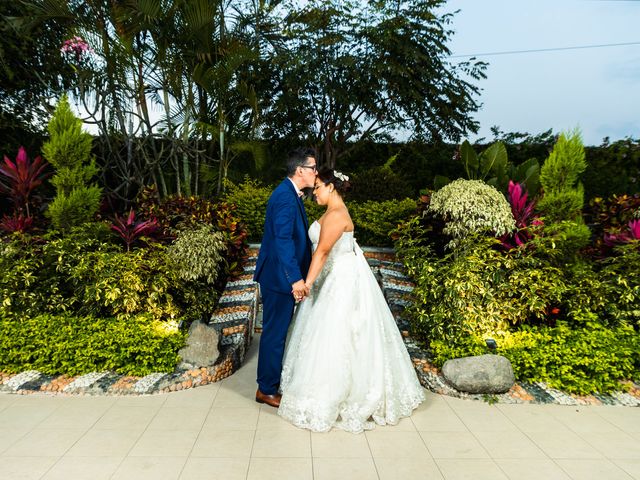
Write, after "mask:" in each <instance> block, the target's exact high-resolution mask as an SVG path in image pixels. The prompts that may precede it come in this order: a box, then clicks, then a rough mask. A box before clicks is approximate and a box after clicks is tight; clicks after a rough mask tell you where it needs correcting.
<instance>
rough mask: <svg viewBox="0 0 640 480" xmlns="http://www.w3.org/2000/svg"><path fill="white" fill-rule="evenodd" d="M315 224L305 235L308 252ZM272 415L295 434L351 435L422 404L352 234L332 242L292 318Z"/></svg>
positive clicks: (391, 321)
mask: <svg viewBox="0 0 640 480" xmlns="http://www.w3.org/2000/svg"><path fill="white" fill-rule="evenodd" d="M320 228H321V227H320V224H319V223H318V222H314V223H313V224H312V225H311V227H310V228H309V237H310V238H311V241H312V242H313V248H314V251H315V248H316V247H317V245H318V240H319V237H320ZM289 334H290V336H289V340H288V343H287V348H286V351H285V356H284V362H283V369H282V376H281V383H280V388H281V391H282V400H281V403H280V408H279V409H278V415H280V416H282V417H284V418H285V419H287V420H289V421H290V422H291V423H293V424H294V425H296V426H298V427H301V428H308V429H310V430H313V431H315V432H325V431H328V430H330V429H331V428H332V427H336V428H340V429H342V430H346V431H349V432H353V433H359V432H362V431H363V430H370V429H372V428H374V427H375V424H378V425H385V424H391V425H395V424H396V423H398V421H399V419H400V418H402V417H407V416H409V415H411V412H412V410H413V409H414V408H416V407H417V406H418V405H419V404H420V403H421V402H422V401H423V400H424V393H423V389H422V387H421V386H420V383H419V382H418V378H417V376H416V373H415V371H414V367H413V364H412V362H411V360H410V358H409V354H408V353H407V349H406V347H405V345H404V342H403V341H402V337H401V336H400V332H399V331H398V327H397V325H396V323H395V320H394V318H393V316H392V314H391V311H390V310H389V307H388V305H387V302H386V301H385V299H384V296H383V295H382V292H381V290H380V287H379V286H378V282H377V281H376V278H375V276H374V275H373V272H372V271H371V268H370V267H369V265H368V263H367V260H366V258H365V257H364V255H363V253H362V250H360V248H359V247H358V245H357V243H356V241H355V239H354V236H353V232H344V233H343V234H342V236H341V237H340V239H339V240H338V241H337V242H336V243H335V245H334V246H333V248H332V249H331V252H330V253H329V256H328V258H327V261H326V263H325V265H324V267H323V269H322V272H321V273H320V275H319V276H318V278H317V279H316V281H315V282H314V284H313V286H312V288H311V292H310V294H309V296H308V297H307V298H306V299H305V300H304V301H303V302H301V303H300V304H299V305H298V307H297V310H296V312H295V314H294V318H293V322H292V327H291V329H290V331H289Z"/></svg>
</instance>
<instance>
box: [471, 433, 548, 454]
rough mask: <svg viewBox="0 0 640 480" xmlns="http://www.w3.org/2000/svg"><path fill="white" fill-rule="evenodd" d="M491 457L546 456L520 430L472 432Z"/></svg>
mask: <svg viewBox="0 0 640 480" xmlns="http://www.w3.org/2000/svg"><path fill="white" fill-rule="evenodd" d="M473 435H474V436H475V437H476V439H477V440H478V441H479V442H480V444H481V445H482V446H483V447H484V448H485V450H486V451H487V452H489V455H490V456H491V457H492V458H547V456H546V455H545V453H544V452H543V451H542V450H540V448H538V446H537V445H536V444H535V443H533V442H532V441H531V440H530V439H529V437H527V436H526V435H525V434H524V433H522V432H520V431H514V432H473Z"/></svg>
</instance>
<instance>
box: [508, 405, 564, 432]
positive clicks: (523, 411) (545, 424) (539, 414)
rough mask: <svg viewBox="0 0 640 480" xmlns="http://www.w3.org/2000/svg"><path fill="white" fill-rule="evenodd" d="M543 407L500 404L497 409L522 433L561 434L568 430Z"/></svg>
mask: <svg viewBox="0 0 640 480" xmlns="http://www.w3.org/2000/svg"><path fill="white" fill-rule="evenodd" d="M543 407H544V406H543V405H521V404H515V405H511V404H500V405H497V408H498V409H499V410H500V411H501V412H502V413H504V414H505V416H507V417H508V418H509V419H510V420H511V421H512V422H513V423H514V424H515V425H516V426H517V428H518V429H519V430H521V431H523V432H550V431H553V432H561V431H565V432H567V431H569V428H568V427H567V426H566V425H565V424H564V423H562V422H561V421H560V420H558V419H557V418H556V417H554V416H553V415H552V413H551V412H550V411H549V410H546V409H544V408H543Z"/></svg>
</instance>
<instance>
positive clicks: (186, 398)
mask: <svg viewBox="0 0 640 480" xmlns="http://www.w3.org/2000/svg"><path fill="white" fill-rule="evenodd" d="M218 390H220V382H215V383H211V384H209V385H203V386H202V387H196V388H188V389H187V390H181V391H179V392H171V393H167V394H164V396H166V400H165V402H164V403H163V404H162V407H163V408H207V409H208V408H210V407H211V405H212V404H213V400H214V399H215V398H216V395H217V394H218Z"/></svg>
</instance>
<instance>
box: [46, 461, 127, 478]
mask: <svg viewBox="0 0 640 480" xmlns="http://www.w3.org/2000/svg"><path fill="white" fill-rule="evenodd" d="M123 460H124V458H122V457H62V458H61V459H60V460H59V461H58V463H56V464H55V465H54V466H53V467H52V468H51V470H49V471H48V472H47V474H46V475H45V476H44V477H42V480H81V479H88V478H90V479H91V480H109V479H110V478H111V476H112V475H113V473H114V472H115V471H116V469H117V468H118V466H119V465H120V463H122V461H123Z"/></svg>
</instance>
